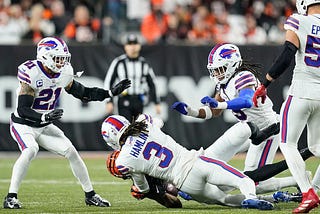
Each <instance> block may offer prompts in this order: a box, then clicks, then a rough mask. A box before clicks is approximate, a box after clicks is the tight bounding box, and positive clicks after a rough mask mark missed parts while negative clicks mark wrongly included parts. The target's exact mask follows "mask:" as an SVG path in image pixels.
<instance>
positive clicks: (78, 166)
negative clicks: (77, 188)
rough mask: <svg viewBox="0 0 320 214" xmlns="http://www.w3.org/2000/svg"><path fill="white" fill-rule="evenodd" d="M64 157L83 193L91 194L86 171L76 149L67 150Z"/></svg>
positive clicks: (91, 188)
mask: <svg viewBox="0 0 320 214" xmlns="http://www.w3.org/2000/svg"><path fill="white" fill-rule="evenodd" d="M65 157H66V158H67V159H68V160H69V163H70V167H71V170H72V172H73V175H74V176H75V177H76V178H77V179H78V180H79V182H80V184H81V186H82V189H83V191H85V192H91V191H92V190H93V187H92V184H91V181H90V178H89V173H88V169H87V167H86V165H85V164H84V162H83V160H82V159H81V157H80V155H79V154H78V152H77V151H76V149H75V148H69V150H68V151H67V153H66V155H65Z"/></svg>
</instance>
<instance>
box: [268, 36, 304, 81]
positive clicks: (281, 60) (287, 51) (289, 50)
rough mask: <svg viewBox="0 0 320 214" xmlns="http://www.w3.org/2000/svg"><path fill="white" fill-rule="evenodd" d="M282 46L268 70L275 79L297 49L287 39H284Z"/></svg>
mask: <svg viewBox="0 0 320 214" xmlns="http://www.w3.org/2000/svg"><path fill="white" fill-rule="evenodd" d="M283 46H284V49H283V51H282V52H281V54H280V55H279V56H278V58H277V59H276V61H275V63H274V64H273V65H272V67H271V68H270V70H269V72H268V74H269V75H270V76H271V77H272V78H273V79H277V78H278V77H279V76H280V75H281V74H282V73H283V72H285V70H286V69H287V68H288V67H289V65H290V64H291V61H292V59H294V57H295V54H296V52H297V50H298V48H297V47H296V46H295V45H294V44H292V43H291V42H288V41H286V42H285V43H284V45H283Z"/></svg>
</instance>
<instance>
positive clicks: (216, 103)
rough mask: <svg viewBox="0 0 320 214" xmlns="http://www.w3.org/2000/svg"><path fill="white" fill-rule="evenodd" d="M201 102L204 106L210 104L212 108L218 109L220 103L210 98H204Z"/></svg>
mask: <svg viewBox="0 0 320 214" xmlns="http://www.w3.org/2000/svg"><path fill="white" fill-rule="evenodd" d="M200 102H201V103H202V104H204V105H208V104H209V106H210V107H211V108H216V107H217V106H218V101H216V99H214V98H212V97H209V96H205V97H203V98H202V99H201V101H200Z"/></svg>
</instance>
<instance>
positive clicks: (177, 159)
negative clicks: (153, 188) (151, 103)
mask: <svg viewBox="0 0 320 214" xmlns="http://www.w3.org/2000/svg"><path fill="white" fill-rule="evenodd" d="M141 117H145V121H146V123H147V125H148V128H147V130H148V132H147V133H141V134H140V135H139V136H137V137H128V138H127V140H126V142H125V144H124V145H123V147H122V149H121V151H120V154H119V156H118V158H117V160H116V165H117V168H118V169H119V170H120V171H121V172H122V173H129V174H130V175H131V176H132V178H133V180H134V182H135V185H136V186H137V187H138V188H139V189H140V191H142V192H146V191H148V189H149V186H148V183H147V181H146V180H145V177H144V175H145V174H148V175H150V176H153V177H157V178H160V179H163V180H165V181H170V182H172V183H173V184H174V185H175V186H176V187H177V188H179V187H180V186H181V185H182V183H183V181H184V180H185V178H186V176H187V175H188V173H189V171H190V170H191V168H192V167H193V164H194V162H195V161H196V160H197V158H198V157H199V155H200V154H201V150H199V151H195V150H187V149H186V148H184V147H182V146H181V145H179V144H178V143H177V142H176V141H175V140H174V139H173V138H171V137H170V136H169V135H167V134H165V133H163V132H162V131H161V129H160V128H159V123H158V122H156V121H155V120H154V119H153V118H152V117H151V116H149V115H144V114H143V115H140V116H139V118H138V119H137V120H138V121H139V120H141V119H143V118H141ZM155 122H156V123H155Z"/></svg>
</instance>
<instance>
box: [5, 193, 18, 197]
mask: <svg viewBox="0 0 320 214" xmlns="http://www.w3.org/2000/svg"><path fill="white" fill-rule="evenodd" d="M7 198H18V194H17V193H11V192H9V193H8V195H7Z"/></svg>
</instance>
